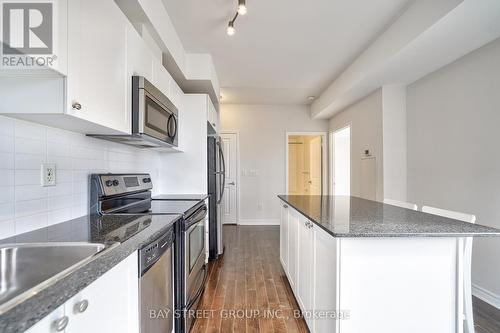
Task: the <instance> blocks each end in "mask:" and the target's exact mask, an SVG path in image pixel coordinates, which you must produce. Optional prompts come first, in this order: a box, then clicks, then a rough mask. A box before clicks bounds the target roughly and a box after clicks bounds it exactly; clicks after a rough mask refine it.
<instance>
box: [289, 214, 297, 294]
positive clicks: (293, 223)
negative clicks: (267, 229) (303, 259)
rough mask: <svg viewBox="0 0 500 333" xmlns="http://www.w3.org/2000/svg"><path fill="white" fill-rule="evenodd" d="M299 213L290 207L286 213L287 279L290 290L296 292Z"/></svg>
mask: <svg viewBox="0 0 500 333" xmlns="http://www.w3.org/2000/svg"><path fill="white" fill-rule="evenodd" d="M298 234H299V214H298V213H297V211H295V210H294V209H290V211H289V214H288V270H287V273H288V281H289V282H290V286H291V287H292V290H293V291H294V292H295V293H296V292H297V289H296V288H297V265H298V263H299V261H298V259H299V257H298V255H299V248H298V247H299V246H298V245H299V239H298V237H299V235H298Z"/></svg>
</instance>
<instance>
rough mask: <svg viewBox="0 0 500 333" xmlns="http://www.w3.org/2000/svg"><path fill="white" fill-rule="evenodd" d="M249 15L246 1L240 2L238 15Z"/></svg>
mask: <svg viewBox="0 0 500 333" xmlns="http://www.w3.org/2000/svg"><path fill="white" fill-rule="evenodd" d="M246 13H247V6H246V4H245V0H238V14H240V15H245V14H246Z"/></svg>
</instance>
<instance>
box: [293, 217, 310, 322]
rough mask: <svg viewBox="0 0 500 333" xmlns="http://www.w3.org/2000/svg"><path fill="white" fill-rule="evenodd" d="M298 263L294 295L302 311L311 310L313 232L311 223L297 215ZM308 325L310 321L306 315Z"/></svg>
mask: <svg viewBox="0 0 500 333" xmlns="http://www.w3.org/2000/svg"><path fill="white" fill-rule="evenodd" d="M297 226H298V249H299V252H298V258H297V259H298V264H297V275H298V278H297V286H296V288H295V289H296V295H297V299H298V301H299V304H300V306H301V308H302V310H304V311H313V310H314V309H313V302H314V299H313V291H314V284H313V278H314V269H315V267H314V242H313V241H314V234H313V224H312V223H311V222H310V221H308V220H307V219H306V218H305V217H303V216H302V215H300V216H299V217H298V225H297ZM305 319H306V322H307V323H308V325H309V327H311V326H312V322H311V320H310V318H309V317H306V318H305Z"/></svg>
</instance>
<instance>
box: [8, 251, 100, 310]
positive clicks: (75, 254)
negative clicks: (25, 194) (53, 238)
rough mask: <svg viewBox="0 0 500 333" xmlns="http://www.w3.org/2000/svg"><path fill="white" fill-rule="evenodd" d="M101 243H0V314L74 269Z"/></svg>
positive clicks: (89, 258)
mask: <svg viewBox="0 0 500 333" xmlns="http://www.w3.org/2000/svg"><path fill="white" fill-rule="evenodd" d="M104 248H105V246H104V245H103V244H96V243H38V244H8V245H1V246H0V314H1V313H3V312H5V311H6V310H8V309H10V308H12V307H13V306H15V305H16V304H18V303H20V302H22V301H23V300H25V299H26V298H29V297H30V296H32V295H34V294H36V293H37V292H38V291H40V290H41V289H43V288H44V287H46V286H48V285H50V284H51V283H54V282H56V281H57V280H59V279H60V278H62V277H63V276H65V275H67V274H69V273H71V272H72V271H74V270H76V269H77V268H78V267H80V266H82V265H83V264H85V263H86V262H88V261H90V260H91V259H92V257H93V256H94V255H96V254H97V253H99V252H101V251H103V250H104Z"/></svg>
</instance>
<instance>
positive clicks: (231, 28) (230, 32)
mask: <svg viewBox="0 0 500 333" xmlns="http://www.w3.org/2000/svg"><path fill="white" fill-rule="evenodd" d="M226 32H227V34H228V36H232V35H234V34H235V33H236V29H235V28H234V20H231V21H229V24H228V25H227V30H226Z"/></svg>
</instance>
